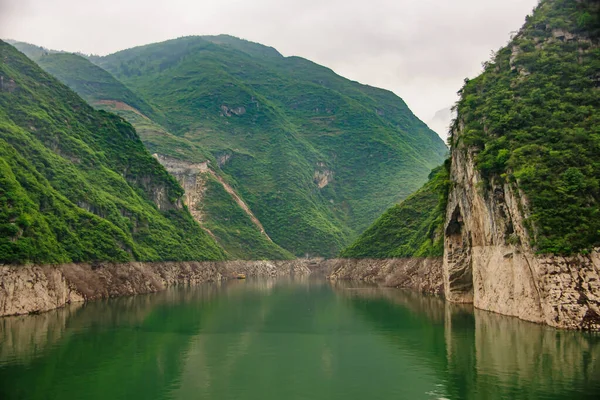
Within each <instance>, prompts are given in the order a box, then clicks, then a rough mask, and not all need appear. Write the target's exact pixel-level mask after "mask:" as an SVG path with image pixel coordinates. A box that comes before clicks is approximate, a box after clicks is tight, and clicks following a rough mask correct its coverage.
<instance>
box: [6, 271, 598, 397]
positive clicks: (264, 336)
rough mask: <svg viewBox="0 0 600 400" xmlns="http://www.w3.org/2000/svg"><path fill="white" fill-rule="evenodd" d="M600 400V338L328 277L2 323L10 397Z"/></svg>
mask: <svg viewBox="0 0 600 400" xmlns="http://www.w3.org/2000/svg"><path fill="white" fill-rule="evenodd" d="M513 398H514V399H599V398H600V336H598V335H586V334H581V333H575V332H560V331H556V330H553V329H550V328H545V327H541V326H537V325H533V324H529V323H525V322H521V321H518V320H515V319H511V318H506V317H501V316H498V315H494V314H489V313H485V312H478V311H477V312H475V313H474V312H473V311H472V310H471V309H469V308H465V307H454V306H449V305H446V304H444V303H443V302H442V301H440V300H438V299H435V298H428V297H423V296H419V295H415V294H412V293H406V292H402V291H399V290H392V289H377V288H371V287H364V286H363V287H357V286H356V285H354V286H351V285H348V284H330V283H327V282H325V281H319V280H303V281H298V280H296V281H291V280H278V281H266V280H260V281H251V280H249V281H236V282H230V283H227V284H222V285H220V286H216V285H207V286H202V287H195V288H179V289H171V290H169V291H167V292H164V293H159V294H155V295H147V296H137V297H133V298H122V299H115V300H110V301H105V302H96V303H91V304H87V305H78V306H72V307H70V308H67V309H63V310H58V311H55V312H50V313H46V314H42V315H37V316H27V317H18V318H4V319H0V399H208V400H211V399H215V400H217V399H218V400H226V399H257V400H258V399H260V400H270V399H278V400H279V399H311V400H313V399H328V400H335V399H344V400H350V399H360V400H365V399H513Z"/></svg>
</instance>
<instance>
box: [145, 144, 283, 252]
mask: <svg viewBox="0 0 600 400" xmlns="http://www.w3.org/2000/svg"><path fill="white" fill-rule="evenodd" d="M154 157H155V158H156V159H157V160H158V161H159V162H160V163H161V164H162V165H163V166H164V167H165V169H166V170H167V171H169V173H170V174H171V175H173V176H174V177H175V179H177V181H178V182H179V184H180V185H181V187H183V189H184V190H185V204H186V205H187V206H188V208H189V210H190V213H191V214H192V216H193V217H194V219H195V220H196V221H197V222H198V223H199V224H200V225H201V226H202V227H203V228H204V229H205V230H206V231H207V232H208V233H209V234H210V235H211V236H213V237H214V235H213V234H212V232H210V231H209V230H208V229H207V228H206V227H205V225H204V213H203V211H202V200H203V199H204V194H205V192H206V179H207V176H209V175H210V176H212V177H213V178H214V179H216V180H217V181H218V182H219V183H220V184H221V185H222V186H223V189H224V190H225V191H226V192H227V193H229V195H230V196H231V197H232V198H233V200H234V201H235V202H236V203H237V205H238V206H239V207H240V208H241V209H242V210H243V211H244V212H245V213H246V214H247V215H248V217H250V219H251V220H252V222H253V223H254V225H256V227H257V228H258V230H259V231H260V232H261V234H262V235H263V236H265V238H266V239H267V240H269V241H272V240H271V238H270V237H269V235H267V233H266V231H265V228H264V227H263V226H262V224H261V223H260V221H259V220H258V218H256V216H255V215H254V213H253V212H252V211H251V210H250V207H248V205H247V204H246V202H245V201H244V200H242V198H241V197H240V196H239V195H238V194H237V192H236V191H235V190H234V189H233V188H232V187H231V185H229V184H228V183H227V182H226V181H225V180H224V179H223V178H222V177H220V176H219V175H217V174H216V173H215V172H214V171H213V170H212V169H210V168H209V163H208V161H205V162H203V163H191V162H188V161H182V160H177V159H174V158H171V157H167V156H163V155H161V154H154ZM229 157H231V156H230V155H229ZM228 159H229V158H226V159H225V161H223V162H226V161H227V160H228Z"/></svg>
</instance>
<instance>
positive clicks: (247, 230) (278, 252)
mask: <svg viewBox="0 0 600 400" xmlns="http://www.w3.org/2000/svg"><path fill="white" fill-rule="evenodd" d="M202 212H203V213H204V222H203V223H204V225H205V226H206V228H208V229H209V230H210V231H211V232H212V233H213V234H214V235H215V236H216V238H217V241H218V242H219V244H220V245H221V246H222V247H223V248H224V249H225V250H226V251H227V254H228V255H230V256H231V258H233V259H241V260H247V259H253V260H290V259H293V258H294V256H293V255H292V254H291V253H290V252H288V251H286V250H284V249H282V248H281V247H279V246H277V245H276V244H275V243H273V242H271V241H269V240H268V239H266V238H265V237H264V236H263V235H261V234H258V235H257V233H256V232H257V227H256V225H255V224H254V222H252V220H251V219H250V217H249V216H248V214H246V213H245V212H244V210H242V209H241V208H240V207H239V206H238V205H237V203H236V202H235V200H234V199H233V198H232V197H231V195H230V194H229V193H227V192H226V191H225V189H224V188H223V185H221V183H219V182H218V181H217V180H216V179H215V178H213V177H212V176H207V184H206V191H205V193H204V198H203V209H202Z"/></svg>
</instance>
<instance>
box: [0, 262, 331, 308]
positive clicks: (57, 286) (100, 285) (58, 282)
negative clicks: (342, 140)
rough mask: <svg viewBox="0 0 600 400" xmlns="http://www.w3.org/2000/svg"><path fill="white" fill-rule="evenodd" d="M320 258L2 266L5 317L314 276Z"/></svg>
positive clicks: (0, 277)
mask: <svg viewBox="0 0 600 400" xmlns="http://www.w3.org/2000/svg"><path fill="white" fill-rule="evenodd" d="M318 269H319V265H318V263H317V261H315V260H307V259H300V260H292V261H226V262H157V263H141V262H132V263H125V264H114V263H96V264H94V265H91V264H63V265H34V266H33V265H32V266H6V265H0V316H8V315H22V314H30V313H40V312H46V311H50V310H54V309H56V308H60V307H64V306H65V305H67V304H72V303H80V302H85V301H92V300H99V299H105V298H110V297H120V296H131V295H136V294H144V293H155V292H160V291H162V290H164V289H165V288H167V287H170V286H176V285H197V284H200V283H205V282H219V281H223V280H227V279H231V278H234V277H235V276H236V275H237V274H245V275H246V276H248V277H263V278H265V277H277V276H288V275H309V274H310V273H311V271H313V270H315V271H316V270H318Z"/></svg>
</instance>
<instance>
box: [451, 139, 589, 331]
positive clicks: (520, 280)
mask: <svg viewBox="0 0 600 400" xmlns="http://www.w3.org/2000/svg"><path fill="white" fill-rule="evenodd" d="M459 129H460V128H459ZM459 134H460V133H459ZM473 159H474V154H473V153H472V152H470V151H469V150H465V149H461V148H459V149H454V150H453V151H452V167H451V173H450V174H451V180H452V182H453V187H452V189H451V191H450V195H449V200H448V208H447V213H446V225H445V248H444V254H445V256H444V261H443V271H444V287H445V288H444V289H445V293H446V298H447V300H449V301H451V302H456V303H474V305H475V307H477V308H480V309H483V310H488V311H493V312H497V313H500V314H505V315H510V316H515V317H519V318H521V319H524V320H527V321H532V322H537V323H545V324H548V325H551V326H554V327H558V328H568V329H586V330H598V329H600V254H599V253H598V251H594V252H592V253H591V254H589V255H579V256H574V257H558V256H540V255H536V254H535V252H534V251H533V250H532V249H531V247H530V246H529V232H527V230H526V228H525V224H524V219H525V218H526V217H527V216H528V215H529V211H528V205H527V198H526V196H525V195H524V194H523V193H522V192H521V191H520V190H519V187H518V185H515V184H507V183H504V184H500V183H498V182H495V181H493V180H492V181H491V182H490V184H489V186H488V187H487V188H485V186H484V184H483V179H482V177H481V176H480V174H479V172H478V171H477V170H476V168H475V165H474V162H473Z"/></svg>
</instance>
